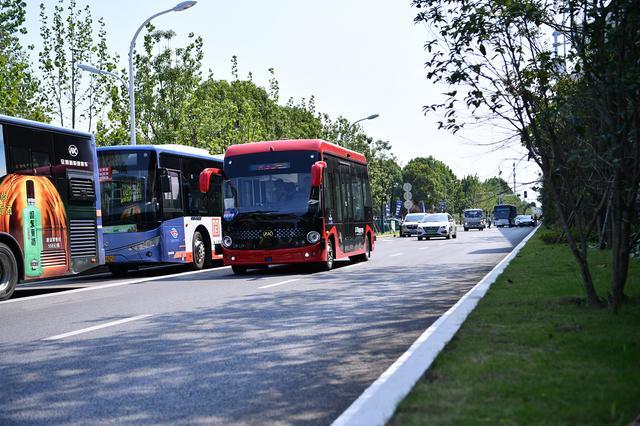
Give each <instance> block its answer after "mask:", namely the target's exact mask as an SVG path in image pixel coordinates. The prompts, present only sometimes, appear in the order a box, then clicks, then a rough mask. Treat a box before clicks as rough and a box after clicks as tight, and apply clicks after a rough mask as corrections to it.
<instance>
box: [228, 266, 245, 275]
mask: <svg viewBox="0 0 640 426" xmlns="http://www.w3.org/2000/svg"><path fill="white" fill-rule="evenodd" d="M231 270H232V271H233V273H234V274H236V275H243V274H246V273H247V268H245V267H244V266H238V265H231Z"/></svg>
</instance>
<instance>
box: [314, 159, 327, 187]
mask: <svg viewBox="0 0 640 426" xmlns="http://www.w3.org/2000/svg"><path fill="white" fill-rule="evenodd" d="M325 167H327V163H326V162H324V161H316V162H315V163H314V164H313V166H311V187H312V188H318V187H319V186H320V184H321V183H322V171H323V170H324V168H325Z"/></svg>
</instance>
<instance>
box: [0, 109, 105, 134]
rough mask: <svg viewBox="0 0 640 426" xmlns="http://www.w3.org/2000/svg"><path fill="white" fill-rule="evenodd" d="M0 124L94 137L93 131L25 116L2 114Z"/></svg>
mask: <svg viewBox="0 0 640 426" xmlns="http://www.w3.org/2000/svg"><path fill="white" fill-rule="evenodd" d="M0 124H13V125H15V126H22V127H31V128H37V129H42V130H48V131H50V132H57V133H66V134H69V135H74V136H80V137H83V138H90V139H92V138H93V135H92V134H91V133H87V132H82V131H80V130H75V129H68V128H66V127H60V126H54V125H52V124H47V123H41V122H40V121H33V120H26V119H24V118H17V117H10V116H8V115H2V114H0Z"/></svg>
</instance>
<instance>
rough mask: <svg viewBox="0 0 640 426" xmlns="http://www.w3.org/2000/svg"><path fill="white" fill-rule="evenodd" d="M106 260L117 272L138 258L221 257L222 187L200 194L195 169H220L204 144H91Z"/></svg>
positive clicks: (202, 260)
mask: <svg viewBox="0 0 640 426" xmlns="http://www.w3.org/2000/svg"><path fill="white" fill-rule="evenodd" d="M98 161H99V163H100V169H99V173H100V182H101V186H102V217H103V224H104V244H105V253H106V262H107V266H108V267H109V269H110V270H111V272H112V273H114V274H116V275H120V274H124V273H126V271H127V270H129V269H134V268H137V267H138V266H140V265H143V264H153V263H160V262H162V263H189V264H191V265H192V266H193V267H194V268H195V269H202V268H203V267H205V266H207V265H208V264H210V263H211V262H212V261H213V260H215V259H222V249H221V247H220V243H221V240H222V223H221V217H220V213H221V209H222V199H221V185H222V177H221V176H214V177H213V179H214V180H215V181H214V184H213V185H211V186H210V188H209V191H208V192H207V193H204V194H203V193H201V192H200V191H199V179H200V173H201V172H202V171H203V170H204V169H207V168H211V167H219V168H222V159H221V158H218V157H215V156H212V155H210V154H209V153H208V152H207V151H206V150H204V149H197V148H192V147H187V146H179V145H135V146H115V147H100V148H98Z"/></svg>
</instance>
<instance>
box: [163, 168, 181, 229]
mask: <svg viewBox="0 0 640 426" xmlns="http://www.w3.org/2000/svg"><path fill="white" fill-rule="evenodd" d="M168 175H169V192H165V193H163V194H162V201H163V206H164V214H163V216H164V220H168V219H173V218H176V217H181V216H182V215H183V213H182V194H181V193H180V173H178V172H175V171H173V170H169V172H168Z"/></svg>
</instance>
